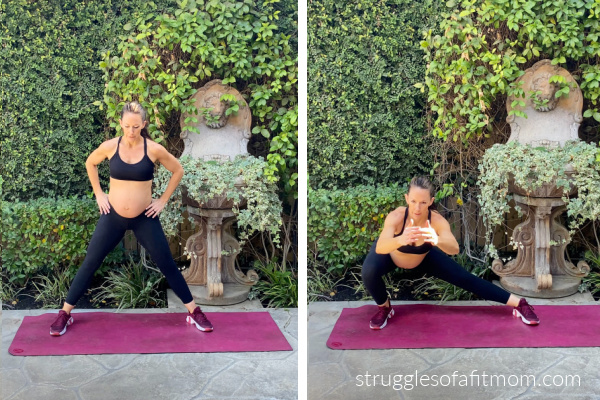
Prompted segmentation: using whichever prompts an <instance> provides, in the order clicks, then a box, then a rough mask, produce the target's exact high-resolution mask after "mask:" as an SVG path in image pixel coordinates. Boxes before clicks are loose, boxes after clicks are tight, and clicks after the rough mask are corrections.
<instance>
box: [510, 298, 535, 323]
mask: <svg viewBox="0 0 600 400" xmlns="http://www.w3.org/2000/svg"><path fill="white" fill-rule="evenodd" d="M513 316H515V317H520V318H521V321H523V323H525V324H527V325H537V324H539V323H540V319H539V318H538V316H537V315H535V313H534V312H533V307H532V306H530V305H529V304H527V300H525V299H521V300H519V305H518V306H517V307H515V308H514V309H513Z"/></svg>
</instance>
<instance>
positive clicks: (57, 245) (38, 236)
mask: <svg viewBox="0 0 600 400" xmlns="http://www.w3.org/2000/svg"><path fill="white" fill-rule="evenodd" d="M97 221H98V205H97V204H96V201H95V200H92V199H83V200H81V199H58V200H53V199H46V198H42V199H36V200H29V201H26V202H14V203H13V202H5V201H3V202H2V219H1V220H0V228H1V231H2V269H3V271H2V280H3V283H6V282H10V283H13V284H17V285H24V284H25V282H27V280H28V279H29V278H31V277H33V276H35V275H38V274H45V273H48V272H50V271H54V270H56V269H57V268H64V269H65V270H66V274H67V275H68V276H69V277H70V278H73V277H74V276H75V273H76V272H77V269H78V268H79V265H80V263H81V262H82V261H83V258H84V257H85V254H86V251H87V247H88V244H89V241H90V239H91V238H92V234H93V233H94V229H95V227H96V222H97ZM122 257H123V251H122V249H121V248H119V247H117V248H116V249H115V250H113V251H112V252H111V253H110V254H109V256H108V257H107V258H106V259H105V261H104V263H105V264H106V265H108V264H111V263H115V262H119V261H121V259H122ZM99 272H100V273H101V272H102V271H99ZM7 277H8V279H6V281H5V278H7Z"/></svg>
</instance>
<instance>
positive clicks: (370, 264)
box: [362, 240, 396, 306]
mask: <svg viewBox="0 0 600 400" xmlns="http://www.w3.org/2000/svg"><path fill="white" fill-rule="evenodd" d="M376 246H377V240H375V242H373V245H372V246H371V249H370V250H369V254H367V258H365V261H364V262H363V265H362V279H363V282H364V284H365V287H366V288H367V290H368V291H369V293H370V294H371V296H373V299H374V300H375V303H377V305H379V306H382V305H386V304H387V301H388V295H387V289H386V287H385V283H384V282H383V276H384V275H387V274H389V273H390V272H392V271H394V270H395V269H396V264H394V261H393V260H392V257H391V256H390V255H389V254H377V253H376V252H375V247H376Z"/></svg>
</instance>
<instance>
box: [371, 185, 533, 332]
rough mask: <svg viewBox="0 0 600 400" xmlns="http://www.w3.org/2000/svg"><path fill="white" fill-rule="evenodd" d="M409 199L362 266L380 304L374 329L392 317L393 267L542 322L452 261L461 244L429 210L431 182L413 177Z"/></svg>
mask: <svg viewBox="0 0 600 400" xmlns="http://www.w3.org/2000/svg"><path fill="white" fill-rule="evenodd" d="M405 198H406V204H407V207H398V208H397V209H395V210H394V211H392V212H391V213H389V214H388V216H387V217H386V219H385V222H384V225H383V230H382V232H381V235H379V238H378V239H377V240H375V242H374V243H373V245H372V246H371V250H370V251H369V254H368V255H367V258H366V259H365V261H364V263H363V266H362V278H363V281H364V283H365V287H366V288H367V290H368V291H369V293H371V296H373V299H374V300H375V302H376V303H377V305H378V306H379V311H377V313H376V314H375V315H374V316H373V318H371V322H370V326H371V329H383V328H384V327H385V325H386V324H387V320H388V318H391V317H392V316H393V315H394V310H393V309H392V306H391V304H390V299H389V298H388V296H387V291H386V288H385V284H384V282H383V276H384V275H386V274H388V273H390V272H392V271H393V270H394V269H395V268H406V269H413V268H416V269H417V270H420V271H422V272H423V273H424V274H425V273H427V274H429V275H432V276H435V277H437V278H440V279H443V280H445V281H447V282H449V283H451V284H453V285H456V286H458V287H461V288H463V289H465V290H468V291H470V292H473V293H475V294H476V295H478V296H479V297H481V298H483V299H486V300H492V301H497V302H499V303H502V304H507V305H509V306H513V307H514V310H513V315H514V316H515V317H519V318H521V320H522V321H523V322H524V323H526V324H529V325H537V324H539V322H540V320H539V319H538V317H537V316H536V315H535V313H534V311H533V307H532V306H530V305H529V304H527V301H526V300H525V299H523V298H519V297H517V296H515V295H513V294H510V293H509V292H507V291H506V290H504V289H502V288H500V287H498V286H496V285H494V284H492V283H490V282H488V281H486V280H483V279H481V278H479V277H477V276H475V275H473V274H471V273H469V272H468V271H466V270H465V269H464V268H462V267H461V266H460V265H459V264H458V263H456V262H455V261H454V260H452V259H451V258H450V257H448V254H450V255H452V254H458V251H459V247H458V242H457V241H456V239H455V238H454V235H453V234H452V231H451V230H450V224H449V223H448V221H446V219H445V218H444V217H442V216H441V215H440V214H439V213H437V212H435V211H434V212H431V206H432V205H433V201H434V191H433V185H432V184H431V182H430V181H429V180H428V179H427V178H424V177H415V178H413V179H412V180H411V182H410V185H409V187H408V193H407V194H406V195H405Z"/></svg>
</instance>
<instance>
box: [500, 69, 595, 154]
mask: <svg viewBox="0 0 600 400" xmlns="http://www.w3.org/2000/svg"><path fill="white" fill-rule="evenodd" d="M555 75H560V76H562V77H563V78H564V79H565V81H566V83H567V84H568V85H569V86H570V90H569V94H568V95H567V96H564V95H563V96H560V97H559V98H556V97H555V94H556V92H557V91H558V88H559V86H558V84H556V83H550V78H551V77H553V76H555ZM517 82H520V83H521V85H522V86H521V88H522V89H523V91H524V92H525V98H522V97H519V98H515V97H514V96H509V97H508V99H507V101H506V109H507V111H508V112H509V113H510V112H511V111H513V110H518V111H523V112H525V114H526V115H527V118H523V117H520V116H516V115H514V114H513V115H509V116H508V117H507V119H506V121H507V122H508V123H509V124H510V129H511V135H510V138H509V139H508V140H509V141H513V140H516V141H518V142H519V143H522V144H530V145H532V146H546V147H558V146H560V147H562V146H564V144H565V142H566V141H568V140H578V139H579V136H578V130H579V125H580V124H581V121H583V116H582V114H581V112H582V109H583V97H582V95H581V89H579V85H577V82H576V81H575V79H573V77H572V76H571V74H570V73H569V72H568V71H567V70H566V69H564V68H561V67H559V66H556V65H552V63H551V61H550V60H542V61H538V62H537V63H535V64H534V65H533V66H532V67H531V68H529V69H527V70H526V71H525V74H524V75H523V76H522V77H520V78H519V79H518V80H517ZM534 98H535V99H537V100H538V102H537V103H538V104H536V102H535V101H534ZM514 100H520V101H523V102H524V103H525V106H524V107H523V106H517V105H516V106H515V107H514V108H513V107H512V104H513V101H514ZM543 100H547V103H546V104H545V105H541V104H540V102H542V101H543Z"/></svg>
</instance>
